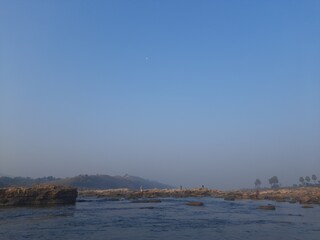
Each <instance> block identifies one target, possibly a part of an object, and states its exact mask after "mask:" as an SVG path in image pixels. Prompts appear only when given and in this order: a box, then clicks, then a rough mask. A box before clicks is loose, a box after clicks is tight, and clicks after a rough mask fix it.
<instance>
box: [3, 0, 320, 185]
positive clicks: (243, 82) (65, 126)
mask: <svg viewBox="0 0 320 240" xmlns="http://www.w3.org/2000/svg"><path fill="white" fill-rule="evenodd" d="M319 13H320V1H316V0H315V1H312V0H308V1H302V0H299V1H295V0H290V1H289V0H288V1H285V0H284V1H278V0H274V1H253V0H252V1H249V0H247V1H246V0H244V1H238V0H234V1H231V0H230V1H223V0H220V1H218V0H216V1H205V0H200V1H196V0H194V1H185V0H183V1H182V0H181V1H178V0H173V1H172V0H161V1H160V0H158V1H157V0H154V1H152V0H150V1H140V0H139V1H134V0H131V1H129V0H128V1H124V0H114V1H78V0H74V1H72V0H68V1H62V0H60V1H59V0H57V1H42V0H39V1H32V0H30V1H22V0H21V1H15V0H0V172H1V173H2V174H7V175H12V176H17V175H20V176H30V177H41V176H48V175H53V176H57V177H66V176H74V175H78V174H97V173H98V174H109V175H124V174H126V173H128V174H130V175H137V176H141V177H145V178H149V179H154V180H158V181H161V182H164V183H168V184H173V185H176V186H179V185H183V186H186V187H196V186H200V185H202V184H204V185H205V186H208V187H212V188H220V189H230V188H238V187H252V186H253V183H254V180H255V179H256V178H258V177H259V178H260V179H261V181H262V185H263V186H267V179H268V178H270V177H271V176H273V175H277V176H278V178H279V180H280V182H281V183H282V184H283V185H286V184H290V185H291V184H293V183H297V182H298V177H300V176H306V175H311V174H316V175H318V177H320V14H319Z"/></svg>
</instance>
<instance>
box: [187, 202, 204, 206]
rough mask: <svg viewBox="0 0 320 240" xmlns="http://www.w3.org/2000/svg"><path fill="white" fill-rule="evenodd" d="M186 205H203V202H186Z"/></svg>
mask: <svg viewBox="0 0 320 240" xmlns="http://www.w3.org/2000/svg"><path fill="white" fill-rule="evenodd" d="M186 205H187V206H203V205H204V204H203V202H187V203H186Z"/></svg>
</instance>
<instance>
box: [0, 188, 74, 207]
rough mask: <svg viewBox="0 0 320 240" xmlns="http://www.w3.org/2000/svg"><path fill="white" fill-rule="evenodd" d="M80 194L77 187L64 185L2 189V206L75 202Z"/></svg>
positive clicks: (0, 197)
mask: <svg viewBox="0 0 320 240" xmlns="http://www.w3.org/2000/svg"><path fill="white" fill-rule="evenodd" d="M77 196H78V191H77V189H76V188H72V187H63V186H52V185H49V186H45V185H41V186H35V187H31V188H22V187H21V188H2V189H0V206H2V207H3V206H39V205H40V206H45V205H56V204H74V203H75V202H76V198H77Z"/></svg>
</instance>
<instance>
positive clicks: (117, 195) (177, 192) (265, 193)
mask: <svg viewBox="0 0 320 240" xmlns="http://www.w3.org/2000/svg"><path fill="white" fill-rule="evenodd" d="M79 195H80V196H95V197H104V198H109V199H110V200H119V199H139V198H167V197H172V198H185V197H215V198H223V199H225V200H229V201H233V200H271V201H278V202H290V203H300V204H319V205H320V187H299V188H281V189H266V190H260V191H257V190H239V191H220V190H214V189H207V188H194V189H182V190H181V189H149V190H142V191H134V190H129V189H109V190H83V191H80V192H79Z"/></svg>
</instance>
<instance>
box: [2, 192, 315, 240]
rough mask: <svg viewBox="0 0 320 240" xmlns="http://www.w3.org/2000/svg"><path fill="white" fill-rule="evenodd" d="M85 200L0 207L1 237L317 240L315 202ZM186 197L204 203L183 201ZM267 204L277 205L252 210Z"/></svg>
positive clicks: (210, 199)
mask: <svg viewBox="0 0 320 240" xmlns="http://www.w3.org/2000/svg"><path fill="white" fill-rule="evenodd" d="M84 200H86V201H84V202H77V203H76V205H75V206H56V207H50V208H0V239H1V240H6V239H55V240H56V239H206V240H207V239H226V240H228V239H246V240H251V239H255V240H256V239H259V240H267V239H270V240H271V239H272V240H274V239H282V240H285V239H296V240H297V239H301V240H302V239H303V240H305V239H308V240H313V239H314V240H319V239H320V206H314V208H312V209H303V208H301V206H300V205H299V204H289V203H275V202H268V201H234V202H229V201H224V200H222V199H214V198H184V199H168V198H166V199H162V202H161V203H131V202H130V201H105V200H104V199H97V198H86V199H84ZM187 201H202V202H204V203H205V205H204V206H203V207H192V206H186V205H184V204H185V203H186V202H187ZM268 203H272V204H274V205H276V210H275V211H267V210H258V209H256V208H257V206H259V205H262V204H268ZM152 207H153V208H152Z"/></svg>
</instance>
